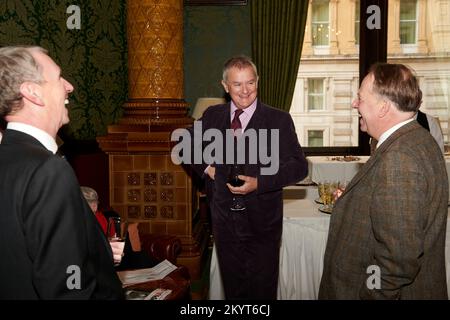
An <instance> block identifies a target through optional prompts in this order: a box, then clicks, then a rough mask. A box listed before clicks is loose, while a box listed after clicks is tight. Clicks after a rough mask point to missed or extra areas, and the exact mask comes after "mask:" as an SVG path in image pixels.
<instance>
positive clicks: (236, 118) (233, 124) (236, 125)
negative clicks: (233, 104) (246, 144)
mask: <svg viewBox="0 0 450 320" xmlns="http://www.w3.org/2000/svg"><path fill="white" fill-rule="evenodd" d="M242 112H244V111H243V110H241V109H236V111H235V112H234V118H233V121H231V129H233V130H236V129H242V124H241V120H239V116H240V115H241V114H242Z"/></svg>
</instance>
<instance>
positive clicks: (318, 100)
mask: <svg viewBox="0 0 450 320" xmlns="http://www.w3.org/2000/svg"><path fill="white" fill-rule="evenodd" d="M323 80H324V79H308V110H323V109H324V103H323V102H324V101H323V100H324V99H323V97H324V92H323Z"/></svg>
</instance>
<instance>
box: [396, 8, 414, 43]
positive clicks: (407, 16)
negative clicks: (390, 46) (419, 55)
mask: <svg viewBox="0 0 450 320" xmlns="http://www.w3.org/2000/svg"><path fill="white" fill-rule="evenodd" d="M416 26H417V0H402V1H401V2H400V43H401V44H415V43H416V29H417V27H416Z"/></svg>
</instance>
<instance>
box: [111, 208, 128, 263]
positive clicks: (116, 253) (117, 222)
mask: <svg viewBox="0 0 450 320" xmlns="http://www.w3.org/2000/svg"><path fill="white" fill-rule="evenodd" d="M126 229H127V228H126V225H125V224H122V223H121V219H120V217H110V218H109V219H108V229H107V235H108V240H109V244H110V246H111V250H112V252H113V258H114V265H116V266H117V265H119V264H120V262H121V261H122V257H123V250H124V248H125V237H126Z"/></svg>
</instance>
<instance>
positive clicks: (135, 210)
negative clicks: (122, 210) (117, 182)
mask: <svg viewBox="0 0 450 320" xmlns="http://www.w3.org/2000/svg"><path fill="white" fill-rule="evenodd" d="M140 215H141V207H140V206H128V218H130V219H137V218H139V216H140Z"/></svg>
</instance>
